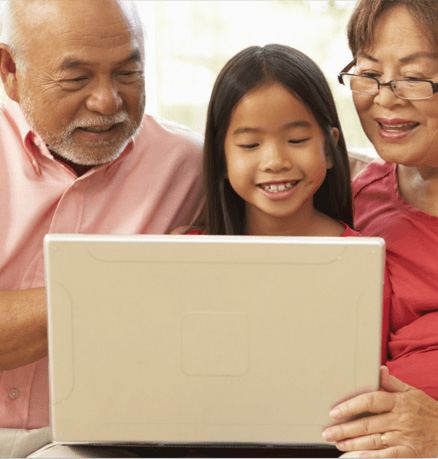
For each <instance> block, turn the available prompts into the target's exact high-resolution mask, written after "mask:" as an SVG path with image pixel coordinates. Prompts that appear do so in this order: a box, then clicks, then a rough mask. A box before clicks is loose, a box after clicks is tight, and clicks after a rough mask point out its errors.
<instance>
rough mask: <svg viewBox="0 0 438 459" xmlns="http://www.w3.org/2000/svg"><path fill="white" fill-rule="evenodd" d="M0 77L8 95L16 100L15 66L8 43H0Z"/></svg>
mask: <svg viewBox="0 0 438 459" xmlns="http://www.w3.org/2000/svg"><path fill="white" fill-rule="evenodd" d="M0 77H1V79H2V82H3V86H4V88H5V92H6V94H7V95H8V97H9V98H10V99H12V100H14V101H15V102H18V85H17V66H16V64H15V58H14V56H13V55H12V52H11V49H10V48H9V46H8V45H5V44H4V43H0Z"/></svg>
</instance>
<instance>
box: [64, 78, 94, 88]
mask: <svg viewBox="0 0 438 459" xmlns="http://www.w3.org/2000/svg"><path fill="white" fill-rule="evenodd" d="M87 81H88V78H87V77H77V78H68V79H65V80H62V81H61V86H62V87H63V88H64V89H67V90H76V89H81V88H82V87H83V86H85V84H86V83H87Z"/></svg>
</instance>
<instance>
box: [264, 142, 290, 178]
mask: <svg viewBox="0 0 438 459" xmlns="http://www.w3.org/2000/svg"><path fill="white" fill-rule="evenodd" d="M291 167H292V161H291V158H290V154H289V153H288V152H287V151H286V150H285V148H283V147H280V146H278V145H272V146H267V147H266V148H265V149H264V151H263V153H262V160H261V163H260V168H261V169H262V170H264V171H269V172H280V171H282V170H288V169H290V168H291Z"/></svg>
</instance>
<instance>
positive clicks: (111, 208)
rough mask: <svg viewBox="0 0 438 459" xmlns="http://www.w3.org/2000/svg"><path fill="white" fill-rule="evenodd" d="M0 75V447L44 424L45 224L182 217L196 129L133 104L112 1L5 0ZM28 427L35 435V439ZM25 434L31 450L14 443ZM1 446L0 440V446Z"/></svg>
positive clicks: (135, 46) (136, 224) (130, 226)
mask: <svg viewBox="0 0 438 459" xmlns="http://www.w3.org/2000/svg"><path fill="white" fill-rule="evenodd" d="M3 3H4V7H5V9H4V14H3V28H2V40H1V41H2V43H1V44H0V75H1V78H2V81H3V85H4V88H5V91H6V94H7V95H8V98H9V100H8V101H7V102H6V104H4V105H3V106H1V107H0V214H1V215H2V217H1V222H2V223H1V226H0V427H1V428H2V429H0V435H2V437H0V456H2V457H5V456H6V455H9V454H10V455H15V456H23V455H26V454H28V453H29V451H31V450H32V448H33V449H36V447H37V446H38V442H40V443H41V442H44V440H42V439H41V438H43V437H41V436H39V432H44V431H41V430H34V429H40V428H43V427H45V426H48V425H49V412H48V405H49V400H48V374H47V336H46V334H47V333H46V328H47V326H46V304H45V290H44V269H43V253H42V243H43V237H44V235H45V234H46V233H49V232H57V233H67V232H68V233H116V234H134V233H165V232H168V231H170V230H171V229H172V228H174V227H176V226H179V225H184V224H187V223H188V222H189V218H190V212H191V208H192V206H193V205H194V202H195V199H196V195H197V194H198V191H199V188H200V177H199V170H200V167H199V163H200V158H201V139H200V138H198V137H196V136H195V135H194V134H193V133H191V132H190V131H188V130H186V129H184V128H181V127H178V126H175V125H172V124H171V123H168V122H165V121H163V120H157V119H154V118H153V117H151V116H147V115H144V108H145V84H144V60H145V53H144V45H143V33H142V28H141V24H140V21H139V18H138V16H137V14H136V11H135V8H134V7H133V5H132V4H131V3H129V2H126V1H124V2H121V1H117V0H99V1H98V0H74V1H73V0H70V1H61V0H8V1H5V2H3ZM38 436H39V439H38ZM34 438H35V439H36V440H35V443H34V445H35V447H33V446H32V445H31V443H29V444H28V443H26V440H27V439H30V440H32V439H34ZM2 448H3V449H2Z"/></svg>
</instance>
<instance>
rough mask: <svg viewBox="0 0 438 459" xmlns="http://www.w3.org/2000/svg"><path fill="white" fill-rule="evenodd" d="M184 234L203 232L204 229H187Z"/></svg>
mask: <svg viewBox="0 0 438 459" xmlns="http://www.w3.org/2000/svg"><path fill="white" fill-rule="evenodd" d="M185 234H190V235H196V234H205V230H201V229H193V230H190V231H187V233H185Z"/></svg>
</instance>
